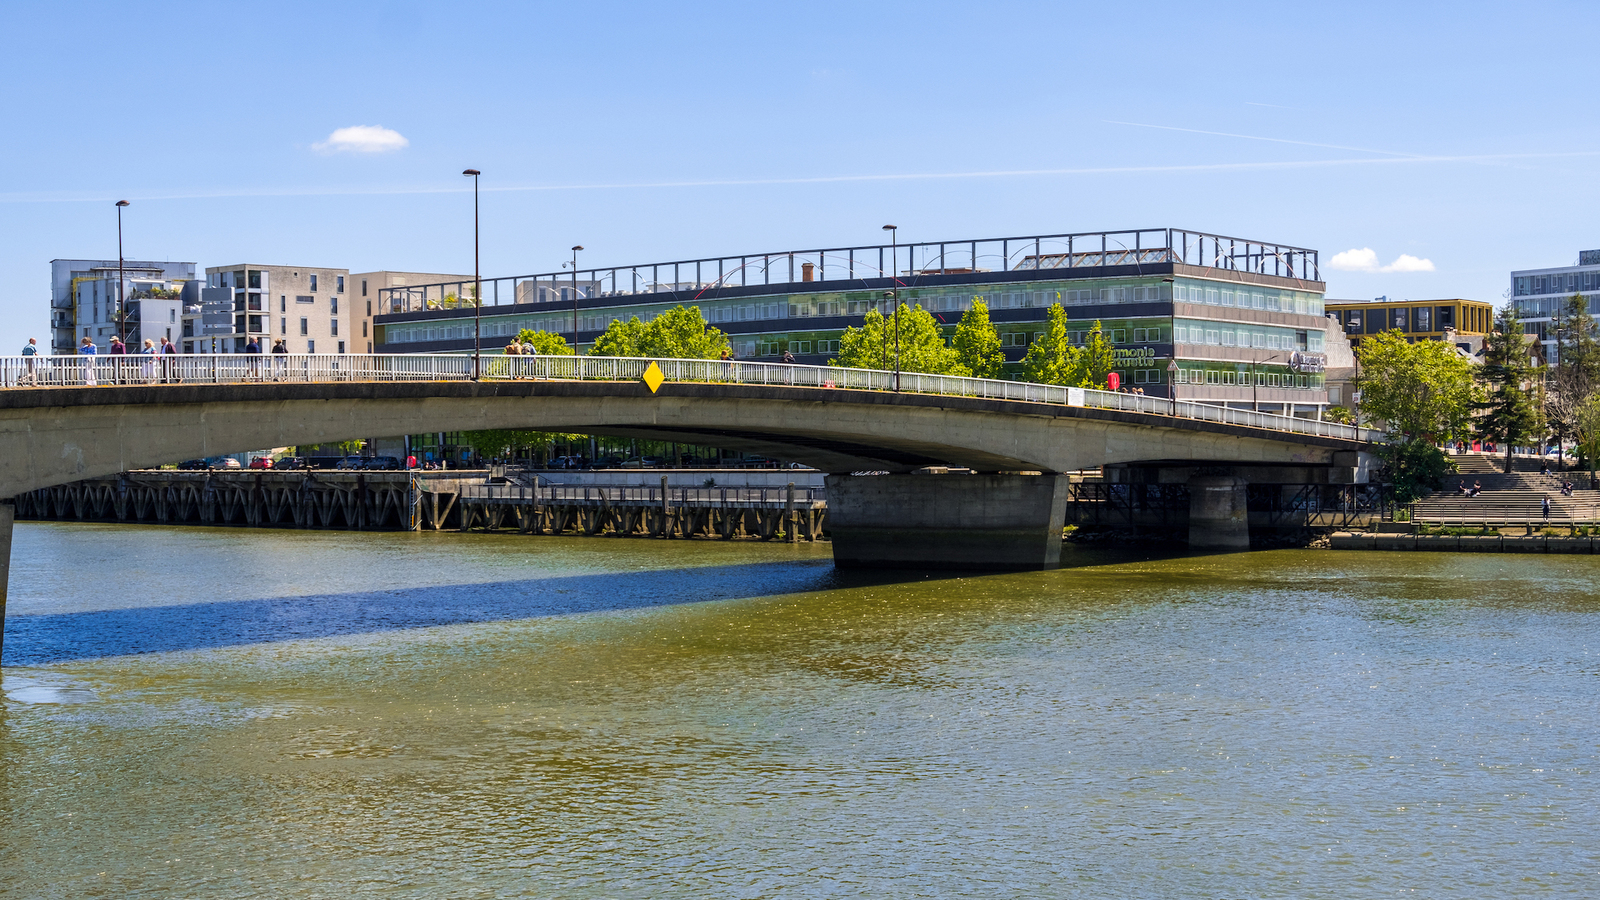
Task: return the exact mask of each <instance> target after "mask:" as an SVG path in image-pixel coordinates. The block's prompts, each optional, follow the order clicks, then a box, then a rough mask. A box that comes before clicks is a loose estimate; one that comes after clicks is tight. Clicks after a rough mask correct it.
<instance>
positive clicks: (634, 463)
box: [618, 456, 650, 469]
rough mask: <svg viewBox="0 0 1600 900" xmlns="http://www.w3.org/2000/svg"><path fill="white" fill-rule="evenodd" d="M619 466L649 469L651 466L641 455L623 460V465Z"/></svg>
mask: <svg viewBox="0 0 1600 900" xmlns="http://www.w3.org/2000/svg"><path fill="white" fill-rule="evenodd" d="M618 468H622V469H648V468H650V467H649V466H648V465H646V464H645V461H644V460H643V459H640V458H639V457H637V456H635V457H634V458H632V459H625V460H623V461H622V465H621V466H619V467H618Z"/></svg>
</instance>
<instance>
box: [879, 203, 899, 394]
mask: <svg viewBox="0 0 1600 900" xmlns="http://www.w3.org/2000/svg"><path fill="white" fill-rule="evenodd" d="M883 230H884V231H887V232H889V284H890V288H891V289H890V291H889V292H888V293H886V294H884V296H885V297H886V298H888V299H889V300H890V302H892V303H893V304H894V389H895V390H897V391H898V390H900V292H899V291H898V290H895V289H894V288H897V287H898V286H899V281H898V278H897V276H896V274H895V273H896V270H897V269H898V268H899V265H900V263H899V257H900V229H899V228H897V227H896V226H894V225H885V226H883Z"/></svg>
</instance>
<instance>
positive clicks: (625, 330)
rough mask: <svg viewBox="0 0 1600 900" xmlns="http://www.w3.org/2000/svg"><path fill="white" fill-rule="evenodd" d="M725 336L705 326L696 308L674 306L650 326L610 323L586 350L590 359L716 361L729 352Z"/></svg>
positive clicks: (633, 321)
mask: <svg viewBox="0 0 1600 900" xmlns="http://www.w3.org/2000/svg"><path fill="white" fill-rule="evenodd" d="M729 348H730V345H729V343H728V336H727V335H726V334H723V333H722V331H721V329H718V328H713V327H712V326H710V325H708V324H707V323H706V320H705V316H703V315H701V314H700V307H698V306H683V305H681V304H680V305H678V306H674V307H673V308H672V309H669V310H667V311H666V312H663V313H661V314H660V315H658V316H656V317H655V318H654V319H651V320H650V321H649V322H641V321H640V320H639V317H638V316H634V317H632V318H630V319H628V320H627V321H626V322H624V321H622V320H621V319H614V320H612V322H611V324H609V325H607V326H606V330H605V331H604V332H603V333H602V334H601V335H600V337H599V338H597V339H596V340H595V342H594V346H593V347H591V348H589V355H590V356H635V357H639V356H642V357H652V358H656V359H718V358H720V357H721V356H722V354H723V352H724V351H726V350H728V349H729Z"/></svg>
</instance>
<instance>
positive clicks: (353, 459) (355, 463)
mask: <svg viewBox="0 0 1600 900" xmlns="http://www.w3.org/2000/svg"><path fill="white" fill-rule="evenodd" d="M366 466H367V461H366V460H365V459H363V458H361V457H359V456H346V457H345V458H344V459H341V460H339V462H338V464H337V465H335V466H334V468H335V469H346V470H352V469H364V468H366Z"/></svg>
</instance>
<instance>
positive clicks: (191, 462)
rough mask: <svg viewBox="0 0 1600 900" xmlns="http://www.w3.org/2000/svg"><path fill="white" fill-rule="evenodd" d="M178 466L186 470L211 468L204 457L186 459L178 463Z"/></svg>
mask: <svg viewBox="0 0 1600 900" xmlns="http://www.w3.org/2000/svg"><path fill="white" fill-rule="evenodd" d="M178 468H179V469H182V470H183V471H185V472H193V471H196V470H205V469H209V468H211V466H210V464H209V463H207V462H206V461H205V460H203V459H186V460H184V461H183V462H181V463H178Z"/></svg>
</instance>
